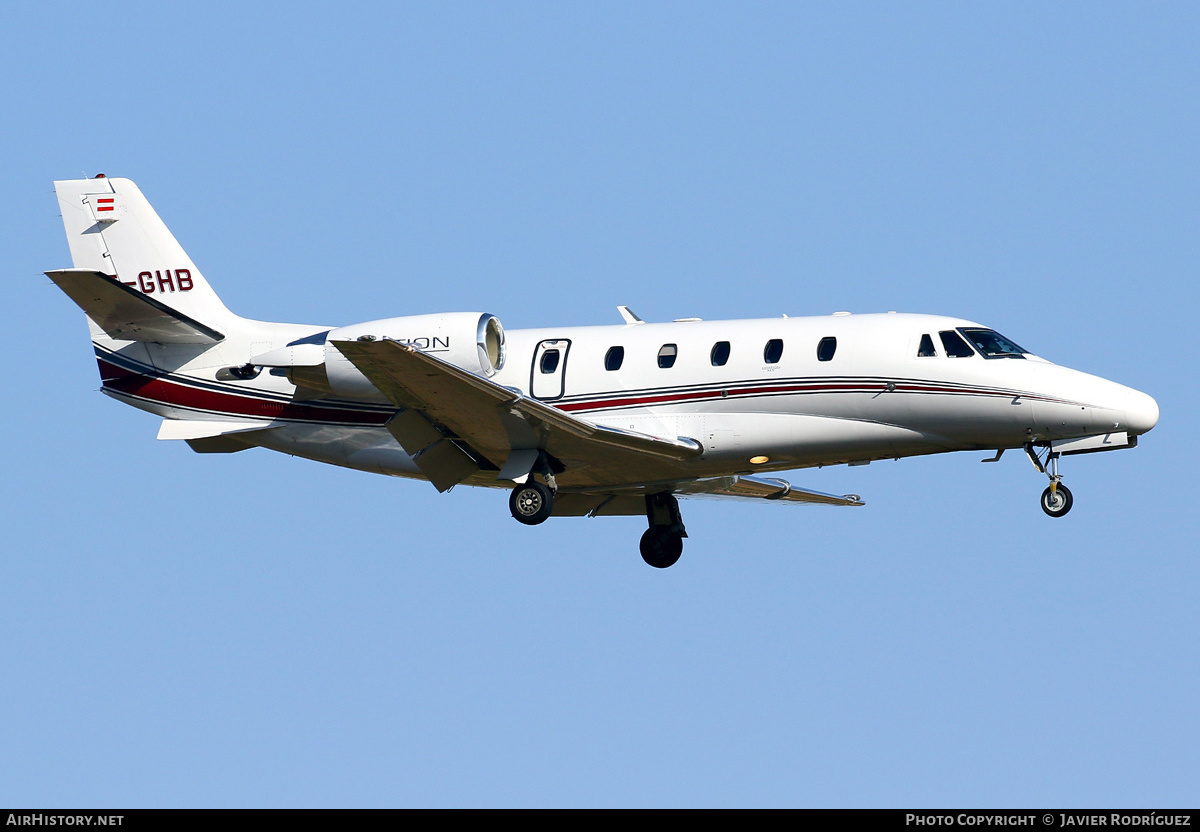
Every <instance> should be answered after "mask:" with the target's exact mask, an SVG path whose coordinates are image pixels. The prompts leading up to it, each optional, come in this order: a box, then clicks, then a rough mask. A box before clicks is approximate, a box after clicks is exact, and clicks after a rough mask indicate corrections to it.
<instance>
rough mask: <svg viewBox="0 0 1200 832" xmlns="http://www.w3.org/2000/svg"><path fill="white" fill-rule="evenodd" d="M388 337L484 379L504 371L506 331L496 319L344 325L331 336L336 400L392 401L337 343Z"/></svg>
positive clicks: (478, 316) (449, 317) (444, 317)
mask: <svg viewBox="0 0 1200 832" xmlns="http://www.w3.org/2000/svg"><path fill="white" fill-rule="evenodd" d="M385 338H386V339H389V340H392V341H398V342H399V343H401V344H408V345H410V346H412V347H415V348H417V349H418V350H420V351H421V352H426V353H429V354H430V355H432V356H435V357H437V358H440V359H441V360H442V361H445V362H446V363H447V364H453V365H454V366H455V367H461V368H462V369H464V370H468V371H469V372H472V373H476V374H477V375H481V376H484V377H488V376H492V375H495V374H496V372H497V371H498V370H499V369H500V368H501V367H503V366H504V327H503V326H501V325H500V319H499V318H497V317H496V316H495V315H489V314H487V313H482V312H451V313H447V314H441V315H409V316H406V317H403V318H384V319H383V320H379V321H367V322H365V323H361V324H351V325H350V326H344V327H341V328H339V329H335V330H333V331H332V332H330V333H329V334H328V335H327V336H326V338H325V375H326V376H327V377H328V384H329V389H330V391H332V392H333V394H334V395H337V396H345V397H347V398H352V399H367V400H370V401H387V399H386V398H385V397H384V396H383V394H382V393H380V392H379V391H378V390H377V389H375V385H373V384H371V382H370V381H368V380H367V377H366V376H364V375H363V374H362V373H360V372H359V371H358V368H357V367H355V366H354V365H353V364H351V363H350V362H349V361H348V360H347V359H346V356H344V355H342V353H341V352H340V351H339V350H338V348H337V347H335V346H334V345H333V342H334V341H376V340H380V341H381V340H383V339H385Z"/></svg>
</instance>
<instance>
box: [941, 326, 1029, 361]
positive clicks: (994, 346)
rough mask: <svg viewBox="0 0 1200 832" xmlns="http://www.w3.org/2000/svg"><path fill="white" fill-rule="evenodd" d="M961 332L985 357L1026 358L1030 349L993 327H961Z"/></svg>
mask: <svg viewBox="0 0 1200 832" xmlns="http://www.w3.org/2000/svg"><path fill="white" fill-rule="evenodd" d="M958 331H959V332H961V333H962V334H963V335H965V336H967V339H968V340H969V341H970V342H971V343H972V344H974V345H975V349H977V350H979V352H980V353H982V354H983V357H984V358H1024V357H1025V354H1026V353H1027V352H1029V350H1026V349H1023V348H1021V347H1018V346H1017V345H1016V344H1014V343H1013V342H1012V341H1010V340H1008V339H1007V338H1005V337H1004V336H1003V335H1001V334H1000V333H999V332H996V331H995V330H993V329H984V328H982V327H959V330H958Z"/></svg>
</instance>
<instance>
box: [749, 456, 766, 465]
mask: <svg viewBox="0 0 1200 832" xmlns="http://www.w3.org/2000/svg"><path fill="white" fill-rule="evenodd" d="M770 461H771V457H769V456H752V457H750V462H751V464H753V465H762V464H763V463H764V462H770Z"/></svg>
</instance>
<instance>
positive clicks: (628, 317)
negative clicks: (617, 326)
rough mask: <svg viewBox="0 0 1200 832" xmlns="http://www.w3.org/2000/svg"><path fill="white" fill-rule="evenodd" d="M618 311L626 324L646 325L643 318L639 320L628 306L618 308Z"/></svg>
mask: <svg viewBox="0 0 1200 832" xmlns="http://www.w3.org/2000/svg"><path fill="white" fill-rule="evenodd" d="M617 311H618V312H620V313H621V317H622V318H624V319H625V323H627V324H629V325H630V326H632V325H634V324H644V323H646V322H645V321H643V320H642V319H641V318H639V317H638V316H637V315H635V314H633V312H632V311H631V310H630V309H629V307H628V306H618V307H617Z"/></svg>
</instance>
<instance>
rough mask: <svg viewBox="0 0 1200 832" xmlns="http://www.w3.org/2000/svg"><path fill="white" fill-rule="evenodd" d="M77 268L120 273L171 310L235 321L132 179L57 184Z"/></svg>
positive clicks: (216, 321) (213, 321) (214, 322)
mask: <svg viewBox="0 0 1200 832" xmlns="http://www.w3.org/2000/svg"><path fill="white" fill-rule="evenodd" d="M54 190H55V192H56V193H57V194H58V204H59V208H60V209H61V210H62V218H63V226H64V227H65V228H66V232H67V243H68V244H69V245H70V247H71V259H72V260H73V261H74V265H75V268H76V269H89V270H92V271H98V272H103V273H104V274H107V275H111V276H115V277H116V278H117V280H119V281H120V282H121V283H123V284H125V285H126V286H128V287H130V288H132V289H134V290H136V291H138V292H141V293H142V294H143V295H146V296H147V297H148V298H151V299H153V300H155V301H157V302H159V303H161V304H163V305H165V306H167V307H169V308H170V309H174V310H177V311H178V312H181V313H183V315H185V316H187V317H189V318H192V319H195V320H197V321H201V322H203V323H205V324H209V325H211V326H216V327H223V326H228V324H229V323H230V322H231V321H232V320H234V319H236V316H234V315H233V313H231V312H230V311H229V310H228V309H226V308H225V305H224V304H223V303H221V300H220V298H218V297H217V295H216V293H215V292H214V291H213V290H212V287H210V286H209V285H208V281H206V280H205V279H204V276H203V275H202V274H201V273H200V270H199V269H197V268H196V264H195V263H193V262H192V260H191V258H190V257H188V256H187V253H186V252H185V251H184V250H183V247H182V246H180V245H179V242H178V241H177V240H176V239H175V237H174V235H172V234H171V232H170V231H169V230H168V229H167V226H166V225H164V224H163V221H162V220H161V219H159V217H158V214H157V213H155V211H154V209H153V208H151V207H150V203H149V202H147V201H146V198H145V197H144V196H142V192H141V191H140V190H138V187H137V185H135V184H133V183H132V182H131V181H129V180H128V179H108V178H105V177H97V178H96V179H72V180H65V181H61V182H55V183H54Z"/></svg>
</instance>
